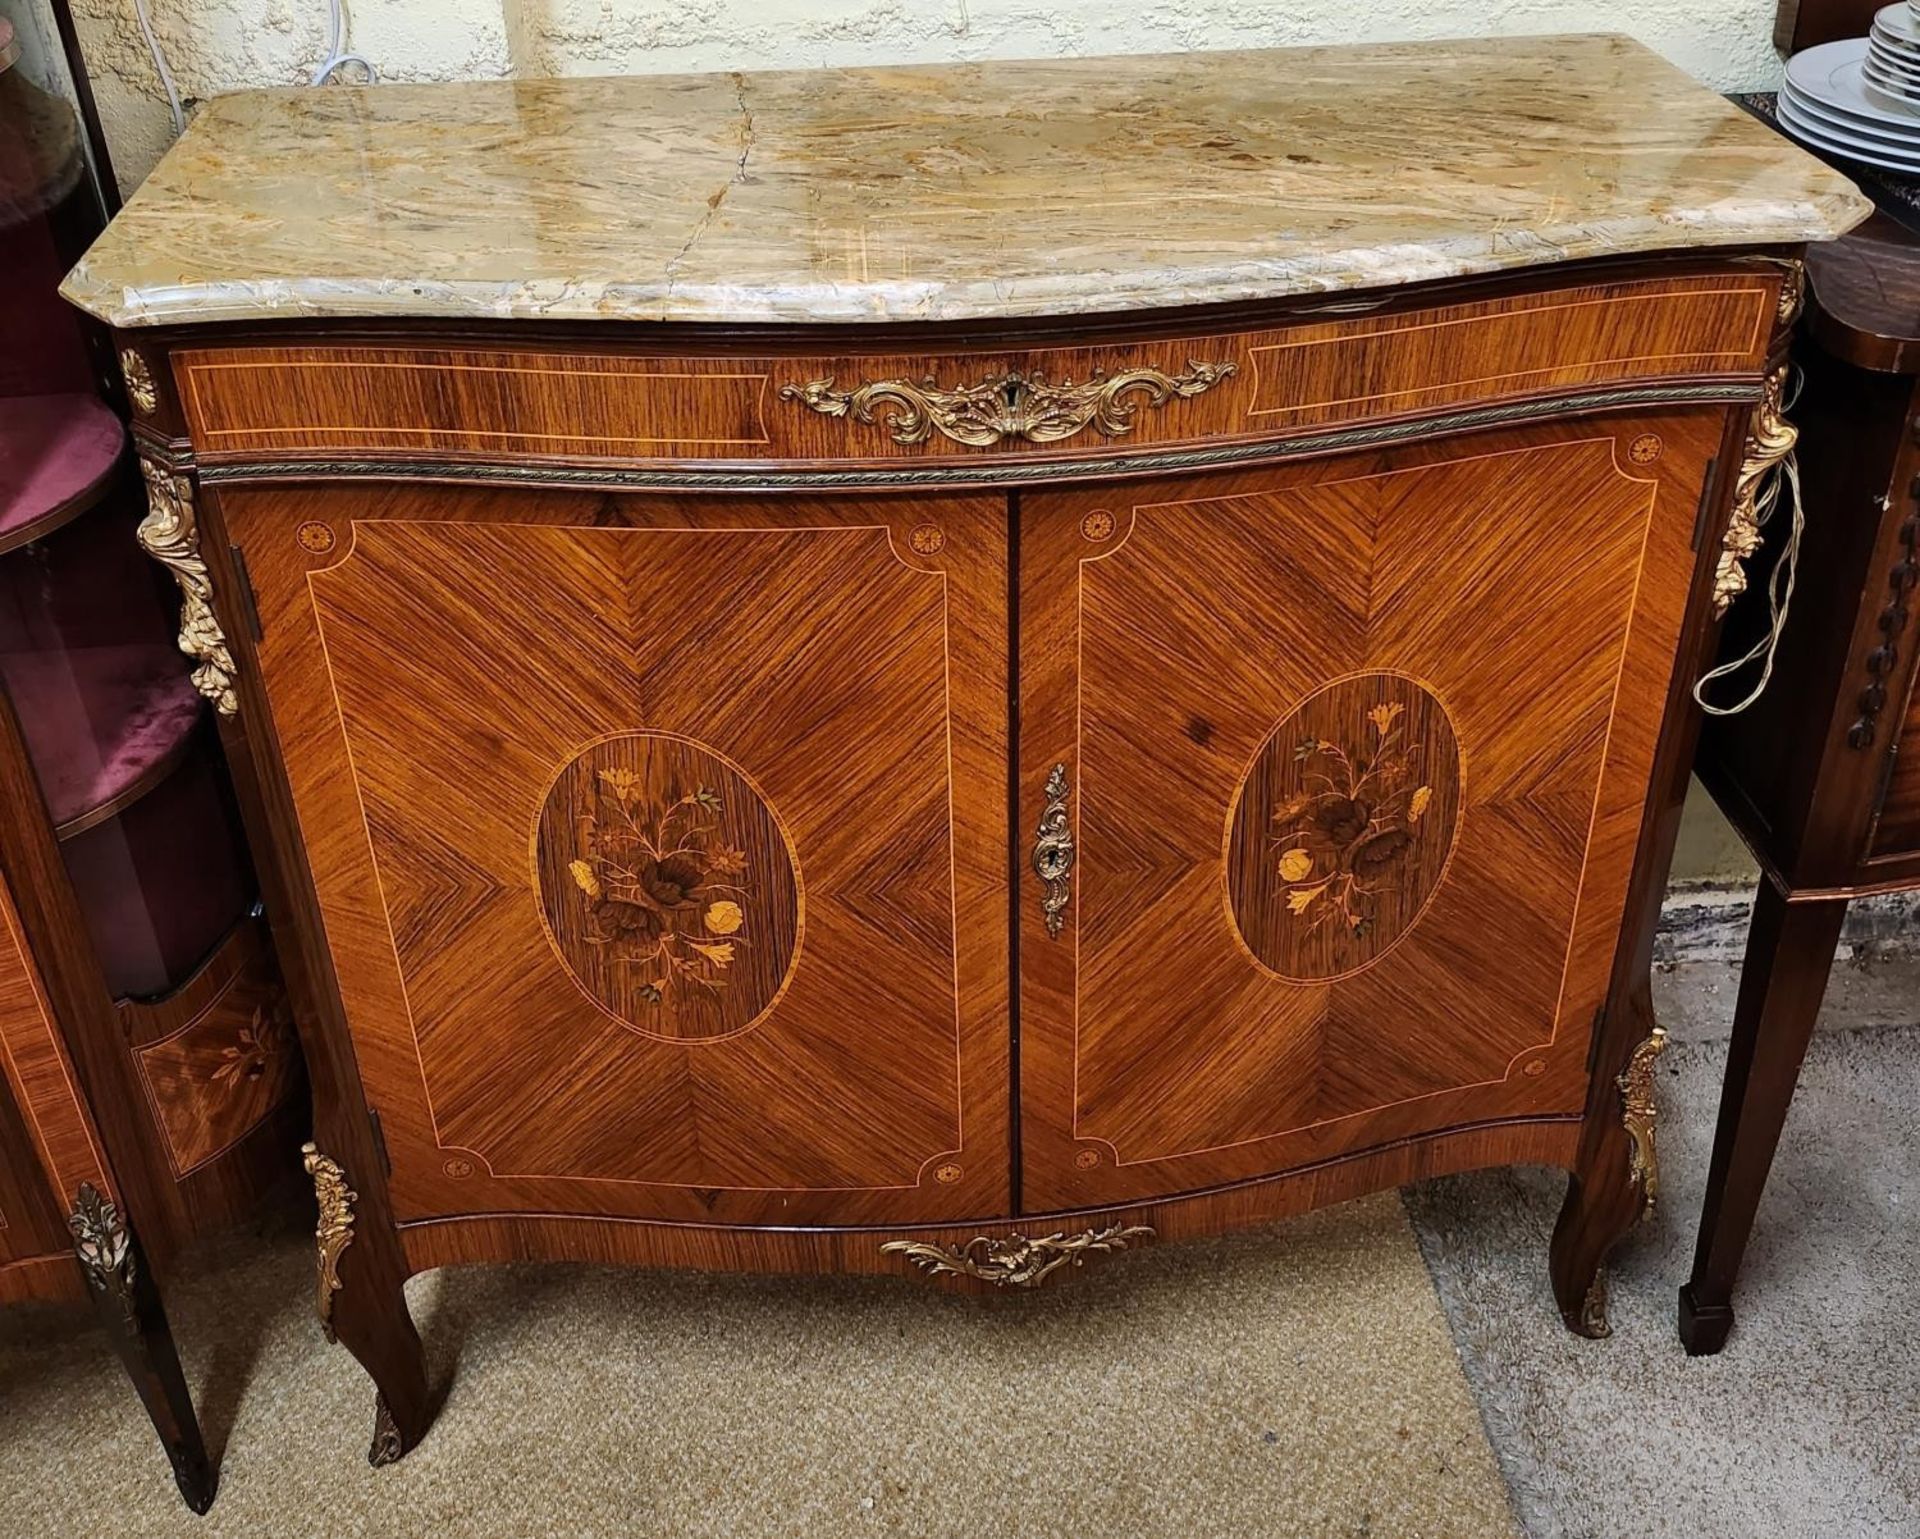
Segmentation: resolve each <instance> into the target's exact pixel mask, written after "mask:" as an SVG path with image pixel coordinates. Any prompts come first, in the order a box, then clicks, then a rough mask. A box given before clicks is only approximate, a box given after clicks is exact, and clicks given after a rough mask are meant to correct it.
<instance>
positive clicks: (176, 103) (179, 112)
mask: <svg viewBox="0 0 1920 1539" xmlns="http://www.w3.org/2000/svg"><path fill="white" fill-rule="evenodd" d="M133 14H134V16H135V17H136V18H137V19H138V20H139V22H140V35H141V36H142V37H143V38H145V39H146V40H147V52H148V54H150V55H151V56H152V58H153V70H154V73H155V74H156V75H158V76H159V77H160V89H161V90H163V91H165V92H166V93H167V111H168V112H170V113H171V114H172V115H173V136H174V138H176V139H177V138H179V137H180V135H182V134H184V133H185V132H186V131H187V110H186V108H185V107H183V106H182V105H181V104H180V88H179V87H178V86H176V85H175V84H174V83H173V71H172V70H170V69H168V68H167V56H166V53H165V52H164V51H163V50H162V49H161V47H160V39H159V38H157V37H155V36H154V35H153V18H152V17H151V16H149V15H148V14H147V0H133Z"/></svg>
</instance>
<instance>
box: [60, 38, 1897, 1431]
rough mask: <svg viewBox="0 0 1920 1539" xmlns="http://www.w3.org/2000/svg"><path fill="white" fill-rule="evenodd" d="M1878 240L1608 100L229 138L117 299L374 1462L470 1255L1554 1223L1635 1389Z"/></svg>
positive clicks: (1479, 61) (349, 116) (709, 1253)
mask: <svg viewBox="0 0 1920 1539" xmlns="http://www.w3.org/2000/svg"><path fill="white" fill-rule="evenodd" d="M1865 210H1866V204H1865V202H1864V201H1863V200H1862V199H1861V198H1860V197H1859V195H1858V194H1857V193H1856V192H1855V191H1854V189H1853V188H1852V187H1851V186H1850V185H1849V184H1848V183H1847V182H1846V181H1845V180H1844V179H1842V178H1840V177H1839V176H1837V175H1835V174H1834V173H1833V172H1831V171H1829V170H1827V169H1825V168H1824V167H1822V166H1821V165H1819V164H1818V163H1816V162H1815V161H1813V160H1811V159H1809V158H1808V157H1806V156H1804V155H1802V154H1800V153H1799V152H1797V151H1796V150H1794V149H1793V148H1792V147H1791V146H1788V145H1786V144H1784V143H1782V142H1781V141H1780V140H1779V139H1777V138H1775V137H1774V136H1772V135H1771V134H1769V133H1768V132H1767V131H1766V130H1765V129H1764V128H1762V127H1760V126H1759V125H1758V124H1755V123H1753V122H1751V121H1750V120H1748V119H1747V118H1746V117H1745V116H1744V115H1742V114H1740V113H1738V112H1737V111H1735V110H1734V109H1732V108H1730V107H1728V106H1726V105H1725V104H1724V103H1722V102H1720V101H1719V100H1718V99H1717V98H1716V97H1714V96H1713V95H1712V94H1711V93H1709V92H1707V91H1706V90H1704V89H1702V88H1700V87H1698V86H1696V85H1694V84H1692V83H1691V82H1689V81H1688V80H1686V79H1685V77H1683V76H1681V75H1680V74H1678V73H1677V72H1676V71H1674V70H1672V69H1670V68H1669V67H1667V66H1666V65H1664V64H1662V63H1661V62H1660V61H1658V60H1657V59H1656V58H1654V57H1653V56H1652V55H1651V54H1648V53H1647V52H1645V51H1644V50H1642V49H1640V48H1639V47H1637V46H1636V45H1634V44H1632V43H1630V42H1627V41H1625V40H1623V39H1619V38H1608V37H1599V38H1592V37H1588V38H1557V39H1528V40H1519V41H1502V42H1499V43H1452V44H1435V45H1407V46H1396V47H1387V48H1348V49H1342V48H1329V49H1311V50H1303V51H1299V52H1292V53H1266V54H1244V53H1243V54H1236V53H1224V54H1193V55H1185V56H1180V57H1167V58H1136V59H1099V60H1081V61H1070V62H1055V63H1016V64H983V65H970V66H956V67H943V68H912V69H895V70H863V71H832V72H820V73H807V74H777V75H732V76H727V75H715V76H696V77H686V78H677V79H676V78H665V79H657V78H656V79H625V80H573V81H530V82H510V83H490V84H475V85H463V86H444V87H412V86H407V87H392V88H389V87H380V88H375V89H370V90H352V89H340V90H327V91H317V92H278V91H274V92H258V93H249V94H244V95H240V96H235V97H229V98H222V99H220V100H217V101H215V102H212V103H210V104H208V105H207V106H206V107H205V108H204V109H203V110H202V112H201V114H200V116H199V118H198V119H197V120H196V122H195V124H194V125H193V127H192V129H191V130H190V131H189V132H188V134H187V136H186V137H185V138H184V139H183V140H182V141H181V142H180V143H179V145H177V146H176V147H175V148H174V150H173V151H172V152H171V153H170V155H169V156H168V157H167V159H166V160H165V161H164V162H163V163H162V165H161V167H160V169H159V170H158V171H157V172H156V173H155V174H154V176H153V177H152V179H151V180H150V181H149V182H148V183H147V185H146V186H145V187H144V188H142V189H141V191H140V193H139V194H138V195H137V196H136V197H135V198H134V199H133V200H132V201H131V202H130V203H129V205H128V206H127V209H126V211H125V212H124V213H123V214H122V215H121V216H120V218H119V219H118V220H117V221H116V222H115V224H114V225H113V227H112V228H111V229H110V230H109V231H108V232H107V234H106V235H105V237H104V238H103V239H102V240H101V241H100V243H99V244H98V245H96V246H95V247H94V249H93V250H92V251H91V252H90V253H89V255H88V256H87V257H86V259H85V260H84V261H83V262H82V263H81V265H80V266H79V267H78V268H77V269H76V270H75V271H74V273H73V274H72V275H71V277H70V278H69V279H68V283H67V290H66V291H67V293H68V295H69V296H70V297H71V298H72V299H73V300H74V301H75V302H76V303H78V304H80V305H82V306H83V307H85V308H86V309H88V310H90V311H91V312H93V313H94V314H95V315H97V316H99V317H100V318H102V319H104V320H106V321H108V322H110V323H111V324H112V325H114V326H115V327H117V328H119V334H120V342H121V345H122V346H123V347H124V349H125V356H126V359H127V363H128V367H129V371H130V373H131V374H136V375H137V376H138V377H139V378H141V379H142V380H149V381H150V382H151V388H150V390H149V391H148V392H147V393H146V395H145V398H144V399H142V398H141V397H140V396H138V395H136V399H137V400H141V405H142V414H141V417H140V420H139V423H138V428H137V431H138V433H139V437H140V443H141V446H142V452H143V453H144V454H145V455H146V456H147V457H148V459H149V460H150V462H151V463H152V464H153V465H154V466H156V467H159V468H160V469H161V470H162V471H163V472H164V477H165V479H164V483H163V484H165V485H166V486H167V487H168V488H169V492H170V495H173V496H175V497H177V498H178V500H179V503H180V506H181V509H182V511H183V515H184V516H186V517H187V518H188V519H189V521H190V527H191V530H192V533H193V541H192V542H191V549H190V550H188V551H185V552H184V553H177V554H176V558H175V559H174V561H173V565H174V567H175V570H176V571H177V572H178V573H179V574H180V575H181V577H182V581H183V583H186V584H187V585H188V588H189V595H190V604H191V607H192V610H193V617H194V624H193V625H191V626H189V628H188V630H187V633H186V634H185V635H184V636H183V642H184V644H185V645H186V646H188V648H189V649H190V650H192V651H194V652H195V654H196V656H197V657H200V658H201V659H202V660H203V661H204V660H205V659H206V658H208V657H211V656H217V657H219V658H221V659H224V662H223V663H222V664H221V673H222V676H223V678H227V679H229V680H230V683H231V688H232V690H233V692H234V696H235V700H236V703H237V708H238V711H239V713H240V715H241V716H242V718H243V719H244V720H246V721H247V722H248V724H249V731H248V733H247V738H248V741H249V742H250V743H251V744H252V745H253V747H254V750H255V753H256V759H255V763H254V766H253V773H252V774H251V775H250V776H244V777H243V779H246V780H248V781H249V783H250V785H251V786H252V790H251V791H250V793H249V795H248V796H247V798H246V800H247V802H248V808H249V815H250V817H251V818H252V821H253V827H254V832H255V836H256V839H257V840H258V842H259V843H260V844H261V845H262V846H264V847H266V848H268V849H270V850H271V851H272V852H273V854H274V859H273V860H272V861H271V862H269V864H270V866H271V871H270V873H269V875H270V878H271V879H270V881H269V889H270V890H269V899H270V908H271V910H272V918H273V920H274V923H275V925H276V927H277V929H278V931H279V932H280V938H281V941H282V951H283V953H284V954H286V955H289V956H293V957H296V958H297V959H298V962H299V965H297V966H295V967H292V968H290V972H291V973H293V974H294V975H295V981H296V984H297V986H298V987H300V988H301V989H302V990H304V991H305V993H306V994H307V995H308V996H309V997H308V998H307V999H306V1000H305V1004H306V1006H307V1008H306V1009H304V1010H302V1011H301V1012H300V1015H301V1020H302V1023H303V1026H308V1027H309V1028H310V1030H309V1035H310V1037H311V1040H308V1041H306V1043H305V1046H306V1048H307V1051H308V1058H309V1061H310V1064H311V1067H312V1072H313V1081H314V1088H315V1094H316V1107H315V1118H316V1120H315V1129H316V1132H315V1143H314V1147H313V1148H312V1149H311V1151H310V1152H309V1155H308V1166H309V1170H310V1172H311V1173H312V1174H313V1176H314V1179H315V1183H316V1188H317V1192H318V1196H319V1204H320V1215H321V1216H320V1225H319V1247H318V1249H319V1278H318V1284H317V1298H318V1302H319V1307H320V1311H321V1314H322V1316H323V1318H324V1319H325V1320H326V1322H327V1324H328V1327H329V1329H331V1330H333V1331H335V1332H337V1333H338V1335H339V1337H340V1339H341V1340H342V1341H343V1342H344V1343H345V1344H346V1345H347V1346H348V1347H349V1348H350V1349H351V1350H352V1351H353V1352H354V1353H355V1354H356V1355H357V1356H358V1357H359V1358H360V1360H361V1361H362V1362H363V1363H365V1364H366V1365H367V1367H368V1368H369V1370H370V1371H371V1373H372V1375H373V1377H374V1379H375V1381H376V1383H377V1384H378V1386H379V1390H380V1397H379V1401H378V1413H377V1418H376V1435H375V1441H374V1447H373V1455H374V1458H375V1460H376V1462H380V1461H383V1460H386V1459H389V1458H393V1457H397V1456H399V1455H400V1454H401V1453H403V1452H404V1451H405V1450H406V1449H407V1448H408V1447H410V1446H412V1444H413V1443H414V1442H415V1441H416V1440H417V1439H418V1438H419V1437H420V1436H421V1435H422V1433H423V1432H424V1431H425V1428H426V1424H427V1420H428V1416H429V1401H428V1396H427V1390H426V1381H425V1378H424V1375H423V1372H422V1367H421V1359H420V1348H419V1342H418V1340H417V1338H416V1336H415V1334H414V1331H413V1327H412V1325H411V1323H410V1322H409V1321H408V1318H407V1314H406V1309H405V1304H404V1300H403V1297H402V1292H401V1284H402V1282H403V1280H404V1279H405V1278H406V1277H407V1276H408V1275H409V1274H411V1273H414V1272H418V1271H421V1270H424V1269H427V1268H431V1267H436V1266H440V1265H445V1264H449V1263H454V1262H463V1261H476V1260H506V1259H517V1258H526V1257H568V1258H577V1259H586V1260H622V1261H632V1262H642V1263H648V1264H670V1265H685V1266H700V1267H714V1268H785V1269H839V1270H852V1271H861V1272H874V1273H883V1274H893V1275H896V1276H913V1275H918V1274H926V1275H927V1276H929V1277H930V1278H932V1279H935V1280H937V1281H939V1282H940V1283H941V1285H943V1286H946V1285H951V1286H958V1287H966V1288H977V1289H991V1288H994V1287H1017V1286H1031V1285H1033V1284H1036V1283H1039V1282H1042V1281H1044V1280H1046V1279H1048V1278H1051V1277H1056V1276H1058V1275H1059V1274H1061V1273H1062V1272H1063V1271H1066V1270H1070V1269H1073V1268H1077V1267H1079V1266H1081V1265H1082V1264H1083V1263H1088V1262H1090V1261H1093V1260H1094V1259H1095V1258H1098V1257H1101V1256H1109V1255H1112V1254H1113V1253H1117V1252H1123V1251H1126V1250H1130V1249H1134V1248H1137V1247H1139V1246H1141V1245H1144V1244H1147V1243H1150V1242H1156V1241H1171V1240H1176V1239H1178V1238H1180V1237H1182V1236H1186V1235H1193V1234H1198V1233H1205V1232H1209V1231H1214V1230H1218V1229H1221V1228H1225V1227H1229V1226H1233V1225H1241V1224H1246V1223H1251V1222H1256V1221H1260V1220H1264V1219H1269V1218H1273V1217H1276V1216H1279V1215H1284V1214H1288V1213H1293V1212H1298V1211H1301V1210H1303V1209H1306V1208H1309V1207H1313V1206H1317V1205H1320V1204H1324V1203H1328V1202H1332V1201H1336V1200H1339V1199H1342V1198H1345V1197H1349V1196H1353V1195H1356V1194H1359V1193H1362V1192H1367V1191H1372V1190H1377V1189H1379V1188H1382V1187H1387V1186H1392V1185H1395V1184H1397V1183H1400V1182H1403V1181H1407V1180H1411V1179H1415V1178H1418V1177H1421V1176H1427V1175H1432V1174H1437V1173H1441V1172H1446V1171H1454V1170H1461V1169H1465V1168H1469V1167H1475V1166H1485V1165H1495V1164H1504V1163H1516V1162H1526V1163H1536V1164H1539V1163H1544V1164H1551V1165H1559V1166H1562V1167H1565V1168H1566V1169H1568V1170H1569V1171H1571V1172H1572V1175H1573V1179H1572V1183H1571V1186H1570V1192H1569V1197H1568V1202H1567V1207H1566V1211H1565V1215H1564V1217H1563V1220H1562V1222H1561V1225H1560V1229H1559V1232H1558V1234H1557V1235H1556V1237H1555V1242H1554V1247H1553V1256H1552V1270H1553V1276H1554V1284H1555V1288H1556V1292H1557V1295H1558V1298H1559V1302H1560V1306H1561V1308H1562V1310H1563V1311H1564V1313H1565V1314H1566V1317H1567V1319H1568V1322H1569V1323H1570V1324H1571V1325H1573V1326H1574V1327H1575V1328H1576V1329H1579V1330H1583V1331H1586V1332H1589V1333H1598V1332H1602V1331H1604V1329H1605V1317H1604V1293H1603V1290H1602V1287H1601V1283H1600V1279H1601V1277H1602V1276H1603V1273H1602V1271H1601V1266H1602V1262H1603V1259H1604V1257H1605V1255H1606V1252H1607V1250H1608V1249H1609V1248H1610V1246H1611V1245H1612V1244H1613V1242H1614V1241H1615V1240H1616V1239H1617V1238H1618V1237H1619V1236H1620V1235H1621V1234H1622V1233H1623V1232H1624V1231H1625V1230H1626V1229H1627V1228H1628V1227H1629V1226H1630V1225H1631V1223H1632V1222H1633V1221H1634V1220H1635V1218H1637V1217H1638V1216H1639V1214H1640V1213H1641V1212H1642V1211H1643V1210H1644V1208H1645V1206H1646V1205H1647V1204H1648V1203H1650V1202H1651V1201H1652V1199H1653V1196H1654V1193H1655V1189H1656V1183H1657V1166H1656V1163H1655V1148H1654V1116H1655V1113H1654V1107H1653V1103H1652V1098H1651V1066H1652V1061H1653V1055H1654V1054H1655V1053H1656V1052H1657V1051H1658V1049H1659V1045H1660V1040H1661V1039H1660V1036H1659V1033H1658V1031H1657V1029H1656V1028H1655V1026H1654V1022H1653V1019H1652V1014H1651V1009H1650V1006H1649V1003H1648V997H1647V988H1646V976H1647V967H1648V959H1649V955H1650V948H1651V937H1652V926H1653V923H1654V918H1655V914H1656V909H1657V900H1658V896H1659V892H1660V889H1661V885H1662V882H1663V879H1664V875H1665V870H1666V865H1667V860H1668V857H1669V854H1670V851H1671V847H1672V841H1673V834H1674V828H1675V823H1676V819H1677V814H1678V810H1679V805H1680V798H1681V794H1682V791H1683V788H1684V784H1685V777H1686V772H1687V766H1688V762H1689V759H1690V755H1691V750H1692V746H1693V737H1694V731H1693V725H1692V723H1691V721H1690V719H1689V717H1688V714H1687V712H1686V710H1685V708H1684V706H1685V701H1686V698H1687V690H1688V686H1689V685H1690V684H1691V682H1692V680H1693V677H1694V676H1695V673H1696V671H1697V669H1698V667H1699V665H1700V658H1701V655H1702V648H1703V647H1704V646H1705V645H1706V644H1708V642H1709V641H1710V639H1711V634H1710V633H1711V631H1712V627H1713V622H1714V617H1715V613H1716V610H1717V608H1718V607H1720V606H1721V605H1722V604H1723V603H1724V602H1725V601H1727V600H1728V599H1730V598H1731V596H1732V595H1733V593H1734V592H1735V591H1736V590H1737V589H1738V587H1739V586H1740V583H1741V581H1742V580H1743V576H1742V570H1741V561H1742V560H1743V558H1744V557H1745V556H1746V555H1748V554H1750V552H1751V549H1752V544H1753V538H1754V535H1753V530H1752V526H1751V512H1752V501H1753V496H1754V489H1755V486H1756V484H1757V482H1758V480H1759V478H1760V477H1762V476H1763V475H1764V473H1765V472H1766V470H1767V468H1768V466H1769V465H1770V464H1771V463H1772V462H1773V460H1774V459H1776V458H1777V457H1778V455H1779V454H1780V453H1781V452H1782V443H1783V440H1784V438H1785V437H1787V436H1789V434H1790V430H1789V429H1788V428H1787V427H1786V426H1785V424H1784V423H1783V420H1782V418H1781V415H1780V399H1779V380H1780V374H1779V367H1780V357H1781V348H1782V337H1783V335H1784V328H1785V326H1786V324H1787V322H1788V321H1789V319H1790V318H1791V316H1792V315H1793V313H1794V310H1795V307H1796V305H1797V303H1798V297H1799V292H1800V287H1799V286H1800V271H1801V269H1800V253H1801V251H1802V249H1803V248H1804V246H1805V244H1806V243H1807V242H1810V241H1818V240H1825V239H1829V238H1831V237H1833V236H1835V235H1837V234H1839V233H1840V232H1842V231H1844V230H1845V229H1846V228H1847V227H1848V226H1849V225H1851V224H1852V223H1853V222H1854V221H1855V220H1857V219H1858V218H1860V217H1861V216H1862V215H1863V214H1864V212H1865ZM189 558H190V559H189Z"/></svg>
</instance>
